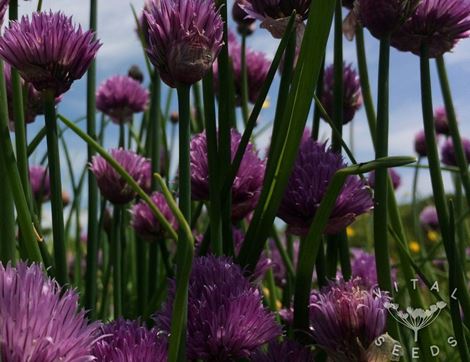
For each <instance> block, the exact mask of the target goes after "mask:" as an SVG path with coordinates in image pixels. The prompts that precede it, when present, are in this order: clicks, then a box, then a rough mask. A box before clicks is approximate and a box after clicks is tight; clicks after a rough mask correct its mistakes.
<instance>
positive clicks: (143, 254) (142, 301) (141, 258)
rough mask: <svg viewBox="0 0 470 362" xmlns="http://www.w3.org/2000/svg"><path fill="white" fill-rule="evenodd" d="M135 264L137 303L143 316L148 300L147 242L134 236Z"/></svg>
mask: <svg viewBox="0 0 470 362" xmlns="http://www.w3.org/2000/svg"><path fill="white" fill-rule="evenodd" d="M136 265H137V305H138V312H139V315H141V316H143V315H144V313H145V311H146V309H147V300H148V290H149V285H148V243H147V242H146V241H145V240H142V239H141V238H139V237H136Z"/></svg>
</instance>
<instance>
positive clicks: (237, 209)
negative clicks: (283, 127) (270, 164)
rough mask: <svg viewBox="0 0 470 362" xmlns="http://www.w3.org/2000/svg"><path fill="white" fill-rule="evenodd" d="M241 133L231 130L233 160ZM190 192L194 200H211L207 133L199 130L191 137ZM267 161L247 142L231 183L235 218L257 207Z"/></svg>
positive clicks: (238, 218) (245, 214)
mask: <svg viewBox="0 0 470 362" xmlns="http://www.w3.org/2000/svg"><path fill="white" fill-rule="evenodd" d="M240 140H241V135H240V133H238V132H237V131H236V130H235V129H233V130H232V132H231V152H232V160H233V157H235V153H236V151H237V148H238V145H239V144H240ZM190 150H191V158H190V160H191V191H192V198H193V199H194V200H209V167H208V160H207V140H206V134H205V133H199V134H197V135H195V136H194V137H193V139H192V140H191V146H190ZM264 170H265V164H264V161H262V160H261V159H260V158H259V157H258V155H257V153H256V151H255V150H254V147H253V145H252V144H248V146H247V148H246V151H245V154H244V155H243V159H242V162H241V165H240V168H239V170H238V173H237V176H236V177H235V180H234V182H233V185H232V219H233V220H240V219H242V218H244V217H245V216H247V215H248V214H249V213H250V212H251V211H253V210H254V208H255V207H256V204H257V202H258V199H259V196H260V194H261V187H262V185H263V179H264Z"/></svg>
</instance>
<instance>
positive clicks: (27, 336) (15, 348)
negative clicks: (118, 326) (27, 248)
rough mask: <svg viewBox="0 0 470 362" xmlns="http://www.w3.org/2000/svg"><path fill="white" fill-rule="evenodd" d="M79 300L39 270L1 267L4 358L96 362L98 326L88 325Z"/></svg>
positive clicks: (35, 267)
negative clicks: (92, 350)
mask: <svg viewBox="0 0 470 362" xmlns="http://www.w3.org/2000/svg"><path fill="white" fill-rule="evenodd" d="M78 300H79V297H78V294H77V293H76V292H75V291H74V290H71V289H66V290H61V288H60V286H59V285H58V284H57V282H55V281H54V280H52V279H49V278H48V277H46V276H45V274H44V271H43V270H42V268H41V267H40V266H39V265H36V264H33V265H31V266H27V265H26V264H25V263H23V262H20V263H18V264H17V266H16V267H12V266H11V265H10V264H8V265H7V266H6V267H5V266H3V265H2V264H1V263H0V359H1V360H2V361H18V362H22V361H93V356H92V355H91V348H92V346H93V343H94V342H95V338H96V336H95V330H96V327H97V326H96V325H95V324H92V325H88V324H87V320H86V318H85V312H84V311H83V310H80V309H79V305H78Z"/></svg>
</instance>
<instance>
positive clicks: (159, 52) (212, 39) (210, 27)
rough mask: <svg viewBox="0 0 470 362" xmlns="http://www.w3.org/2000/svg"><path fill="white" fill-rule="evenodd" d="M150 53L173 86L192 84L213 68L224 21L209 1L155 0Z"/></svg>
mask: <svg viewBox="0 0 470 362" xmlns="http://www.w3.org/2000/svg"><path fill="white" fill-rule="evenodd" d="M144 14H145V15H144V16H145V19H146V22H147V24H148V31H149V44H148V48H147V54H148V56H149V58H150V60H151V62H152V63H153V64H154V65H155V66H156V67H157V68H158V70H159V72H160V76H161V77H162V80H163V81H164V82H165V83H166V84H168V85H169V86H170V87H173V88H175V87H177V86H178V84H193V83H196V82H197V81H199V80H201V79H202V77H203V76H204V75H205V74H206V73H207V72H208V71H209V70H210V69H211V67H212V63H213V62H214V61H215V59H216V58H217V56H218V55H219V51H220V49H221V48H222V44H223V41H222V34H223V29H222V28H223V27H222V24H223V23H222V18H221V16H220V14H219V13H218V12H217V11H216V9H215V6H214V3H213V2H212V1H209V0H161V1H152V2H151V3H150V4H149V5H148V7H147V10H145V11H144Z"/></svg>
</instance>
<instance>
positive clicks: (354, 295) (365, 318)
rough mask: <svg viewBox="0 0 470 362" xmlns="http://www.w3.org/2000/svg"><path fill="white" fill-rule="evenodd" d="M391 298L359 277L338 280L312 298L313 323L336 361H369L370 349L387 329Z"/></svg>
mask: <svg viewBox="0 0 470 362" xmlns="http://www.w3.org/2000/svg"><path fill="white" fill-rule="evenodd" d="M388 301H389V298H388V297H387V296H386V295H385V293H380V292H379V291H377V290H369V289H365V288H363V287H362V286H361V282H360V280H359V279H358V278H355V279H353V280H351V281H347V282H345V281H343V280H336V281H334V282H332V283H331V284H330V285H329V286H327V287H325V288H323V289H322V290H321V292H313V293H312V295H311V298H310V324H311V329H312V335H313V338H314V339H315V341H316V343H317V344H318V345H319V346H320V347H321V348H323V349H324V350H325V351H326V352H327V353H328V356H329V357H330V358H331V360H332V361H335V362H343V361H344V362H347V361H366V360H368V359H367V358H366V350H367V348H368V347H369V346H370V345H371V344H372V343H373V341H374V340H375V339H376V338H377V337H379V336H380V335H382V334H383V333H384V332H385V325H386V321H387V310H386V309H385V307H384V303H386V302H388Z"/></svg>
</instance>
